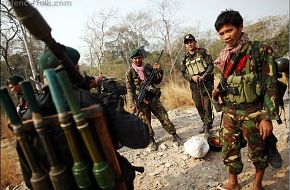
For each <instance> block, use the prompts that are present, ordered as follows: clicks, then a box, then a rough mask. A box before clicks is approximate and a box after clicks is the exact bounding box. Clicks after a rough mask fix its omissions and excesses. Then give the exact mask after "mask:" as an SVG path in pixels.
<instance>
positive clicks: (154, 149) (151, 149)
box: [149, 137, 158, 151]
mask: <svg viewBox="0 0 290 190" xmlns="http://www.w3.org/2000/svg"><path fill="white" fill-rule="evenodd" d="M150 141H151V142H150V144H149V149H150V151H156V150H157V149H158V146H157V143H156V141H155V139H154V137H151V138H150Z"/></svg>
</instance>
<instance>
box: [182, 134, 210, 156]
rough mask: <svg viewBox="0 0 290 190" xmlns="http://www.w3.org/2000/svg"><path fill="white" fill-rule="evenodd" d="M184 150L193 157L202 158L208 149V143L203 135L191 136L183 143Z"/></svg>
mask: <svg viewBox="0 0 290 190" xmlns="http://www.w3.org/2000/svg"><path fill="white" fill-rule="evenodd" d="M184 151H185V153H187V154H189V155H190V156H192V157H194V158H202V157H204V156H205V155H206V154H207V152H208V151H209V145H208V142H207V140H206V138H205V137H204V136H193V137H191V138H190V139H189V140H187V141H186V142H185V143H184Z"/></svg>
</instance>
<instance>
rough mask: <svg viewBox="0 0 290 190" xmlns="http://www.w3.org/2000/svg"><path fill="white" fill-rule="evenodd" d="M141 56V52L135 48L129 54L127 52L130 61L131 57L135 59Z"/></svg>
mask: <svg viewBox="0 0 290 190" xmlns="http://www.w3.org/2000/svg"><path fill="white" fill-rule="evenodd" d="M139 55H141V56H143V54H142V50H141V49H140V48H136V49H132V50H131V51H130V52H129V57H130V58H131V59H132V58H133V57H136V56H139Z"/></svg>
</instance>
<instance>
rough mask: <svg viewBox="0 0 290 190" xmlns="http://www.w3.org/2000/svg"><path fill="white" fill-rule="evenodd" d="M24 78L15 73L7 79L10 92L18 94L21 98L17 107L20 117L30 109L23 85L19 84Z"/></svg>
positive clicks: (18, 97)
mask: <svg viewBox="0 0 290 190" xmlns="http://www.w3.org/2000/svg"><path fill="white" fill-rule="evenodd" d="M23 80H24V79H23V78H22V77H20V76H17V75H14V76H11V77H9V78H8V79H7V81H6V84H7V87H8V89H9V90H10V92H11V93H13V94H15V95H16V96H17V99H18V100H19V102H18V104H17V107H16V109H17V113H18V115H19V116H20V117H22V115H23V114H24V113H25V112H26V111H27V109H28V105H27V102H26V100H25V99H24V97H23V94H22V90H21V86H20V84H19V83H20V82H21V81H23Z"/></svg>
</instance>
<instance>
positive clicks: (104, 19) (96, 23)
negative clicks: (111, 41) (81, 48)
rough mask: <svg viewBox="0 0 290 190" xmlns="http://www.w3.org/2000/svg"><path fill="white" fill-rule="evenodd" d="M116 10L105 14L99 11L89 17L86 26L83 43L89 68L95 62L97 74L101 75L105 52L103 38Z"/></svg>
mask: <svg viewBox="0 0 290 190" xmlns="http://www.w3.org/2000/svg"><path fill="white" fill-rule="evenodd" d="M115 13H116V10H113V9H110V10H108V11H107V12H106V11H104V10H101V11H100V12H98V13H97V15H96V14H94V15H93V16H91V17H89V20H88V22H87V25H86V31H85V37H84V38H83V40H84V42H85V43H86V44H87V46H88V51H89V52H88V54H89V57H88V58H87V59H88V60H89V61H90V66H91V68H92V67H93V65H94V62H95V61H96V62H97V63H96V66H97V68H98V72H99V74H101V73H102V64H103V58H104V51H105V43H104V42H105V38H106V37H107V30H108V28H109V27H110V25H109V22H110V21H111V20H112V19H113V18H114V15H115Z"/></svg>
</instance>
